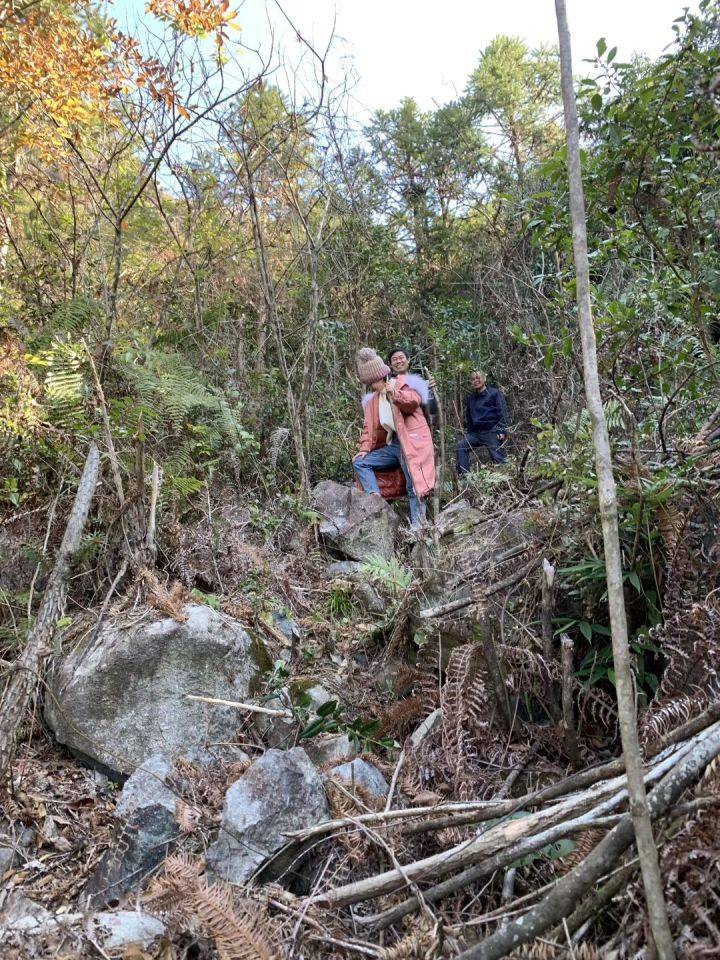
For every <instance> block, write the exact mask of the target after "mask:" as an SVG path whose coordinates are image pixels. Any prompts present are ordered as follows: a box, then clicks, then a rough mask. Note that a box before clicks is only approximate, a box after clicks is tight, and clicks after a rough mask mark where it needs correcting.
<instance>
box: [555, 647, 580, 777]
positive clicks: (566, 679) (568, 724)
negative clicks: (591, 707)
mask: <svg viewBox="0 0 720 960" xmlns="http://www.w3.org/2000/svg"><path fill="white" fill-rule="evenodd" d="M560 657H561V662H562V718H563V727H564V729H565V743H566V745H567V751H568V756H569V757H570V762H571V763H572V765H573V766H574V767H576V766H577V765H578V761H579V756H580V755H579V752H578V742H577V733H576V731H575V717H574V712H573V680H574V675H573V642H572V640H571V639H570V637H569V636H568V635H567V634H566V633H564V634H563V635H562V636H561V637H560Z"/></svg>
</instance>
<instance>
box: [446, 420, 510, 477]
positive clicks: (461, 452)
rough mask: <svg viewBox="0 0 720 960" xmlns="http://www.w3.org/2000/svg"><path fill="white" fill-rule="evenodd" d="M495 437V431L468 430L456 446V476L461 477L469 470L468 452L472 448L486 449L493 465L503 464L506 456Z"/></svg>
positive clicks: (500, 442)
mask: <svg viewBox="0 0 720 960" xmlns="http://www.w3.org/2000/svg"><path fill="white" fill-rule="evenodd" d="M497 435H498V431H497V430H468V432H467V433H466V434H465V436H464V437H463V438H462V440H461V441H460V443H458V445H457V472H458V476H460V477H462V476H463V474H465V473H467V472H468V471H469V470H470V451H471V450H472V449H473V448H474V447H487V448H488V453H489V454H490V456H491V457H492V459H493V460H494V461H495V463H505V460H506V454H505V451H504V450H503V448H502V441H501V440H498V438H497Z"/></svg>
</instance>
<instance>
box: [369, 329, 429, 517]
mask: <svg viewBox="0 0 720 960" xmlns="http://www.w3.org/2000/svg"><path fill="white" fill-rule="evenodd" d="M355 362H356V365H357V372H358V378H359V379H360V382H361V383H362V384H363V385H364V386H366V387H369V390H370V392H369V393H367V394H366V395H365V396H364V397H363V401H362V403H363V408H364V423H363V431H362V436H361V438H360V450H359V451H358V453H357V454H356V455H355V457H354V458H353V468H354V470H355V476H356V477H357V480H358V482H359V484H360V486H361V487H362V489H363V490H364V491H365V492H366V493H376V494H378V496H384V497H385V499H386V500H390V499H395V498H396V497H397V496H402V494H403V493H407V497H408V504H409V508H410V524H411V526H412V527H413V528H414V529H418V528H419V527H420V526H421V524H422V521H423V519H424V518H425V498H426V497H427V495H428V494H429V493H430V492H431V491H432V490H433V488H434V486H435V456H434V451H433V442H432V435H431V433H430V427H429V426H428V423H427V420H426V419H425V415H424V414H423V412H422V409H421V408H422V402H423V393H424V390H423V384H424V386H425V387H427V384H426V383H425V381H424V380H423V379H422V377H417V376H415V375H414V374H408V373H400V374H398V376H397V377H390V374H391V370H390V368H389V367H388V366H387V364H385V363H384V362H383V360H382V358H381V357H379V356H378V355H377V353H376V352H375V351H374V350H372V349H371V348H370V347H364V348H363V349H362V350H359V351H358V353H357V356H356V358H355ZM425 395H426V394H425ZM397 480H399V481H400V486H398V485H397V482H396V481H397ZM403 488H404V489H403Z"/></svg>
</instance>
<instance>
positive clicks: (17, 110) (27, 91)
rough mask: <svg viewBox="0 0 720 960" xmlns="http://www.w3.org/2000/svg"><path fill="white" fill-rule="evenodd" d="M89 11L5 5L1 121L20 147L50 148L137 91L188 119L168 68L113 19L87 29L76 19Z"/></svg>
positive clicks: (67, 3) (79, 5) (7, 1)
mask: <svg viewBox="0 0 720 960" xmlns="http://www.w3.org/2000/svg"><path fill="white" fill-rule="evenodd" d="M84 6H85V2H84V0H64V2H60V3H58V4H57V5H55V4H53V6H52V7H50V6H49V5H48V6H46V5H41V6H38V7H34V8H32V9H30V10H27V11H26V12H23V11H22V8H20V7H18V6H16V4H15V2H14V0H0V118H2V122H3V124H5V125H6V129H7V130H10V131H12V132H13V133H14V136H15V142H16V144H17V145H21V144H22V145H30V146H33V147H34V148H37V149H50V150H52V148H53V145H54V144H56V143H57V141H58V138H60V139H62V138H67V137H69V136H76V134H77V131H78V129H79V128H81V127H83V126H85V125H86V124H88V123H91V122H92V121H94V120H97V119H100V118H103V117H105V116H106V115H107V112H108V108H109V107H110V105H111V103H112V101H113V99H114V98H115V97H117V96H118V95H119V94H120V93H121V92H123V91H127V90H128V89H130V88H132V87H133V86H136V87H144V88H145V89H147V91H148V92H149V94H150V96H151V97H152V99H153V100H155V101H157V102H161V103H164V104H165V105H166V106H167V107H175V108H176V109H177V111H178V113H179V114H180V115H181V116H186V117H187V116H188V113H187V110H185V108H184V107H182V106H181V105H180V104H179V103H178V97H177V93H176V90H175V87H174V84H173V81H172V78H171V76H170V75H169V74H168V72H167V70H166V68H165V67H164V66H163V65H162V64H161V63H159V62H158V61H157V60H150V59H147V58H145V57H143V56H142V54H141V52H140V47H139V44H138V42H137V40H135V39H134V38H132V37H128V36H125V35H124V34H123V33H121V32H120V31H119V30H118V29H117V24H116V22H115V21H113V20H106V21H105V22H104V23H103V25H102V28H101V29H96V30H95V31H92V30H91V29H89V28H86V27H85V26H84V25H83V23H82V21H81V19H80V17H79V16H78V13H79V12H80V11H81V10H82V9H83V8H84Z"/></svg>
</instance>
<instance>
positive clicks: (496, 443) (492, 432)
mask: <svg viewBox="0 0 720 960" xmlns="http://www.w3.org/2000/svg"><path fill="white" fill-rule="evenodd" d="M470 381H471V383H472V388H473V390H472V393H471V394H470V395H469V396H468V398H467V400H466V402H465V427H466V432H465V436H464V437H463V438H462V440H461V441H460V442H459V443H458V445H457V472H458V476H460V477H462V476H464V474H466V473H468V471H469V470H470V451H471V450H472V449H473V448H475V447H487V449H488V453H489V454H490V456H491V458H492V459H493V461H494V462H495V463H505V460H506V455H505V451H504V450H503V444H504V443H505V441H506V439H507V431H508V426H509V425H510V411H509V410H508V405H507V402H506V400H505V397H504V395H503V393H502V390H498V388H497V387H488V386H487V379H486V377H485V374H484V373H482V372H481V371H479V370H475V371H474V372H473V373H472V374H471V376H470Z"/></svg>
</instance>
